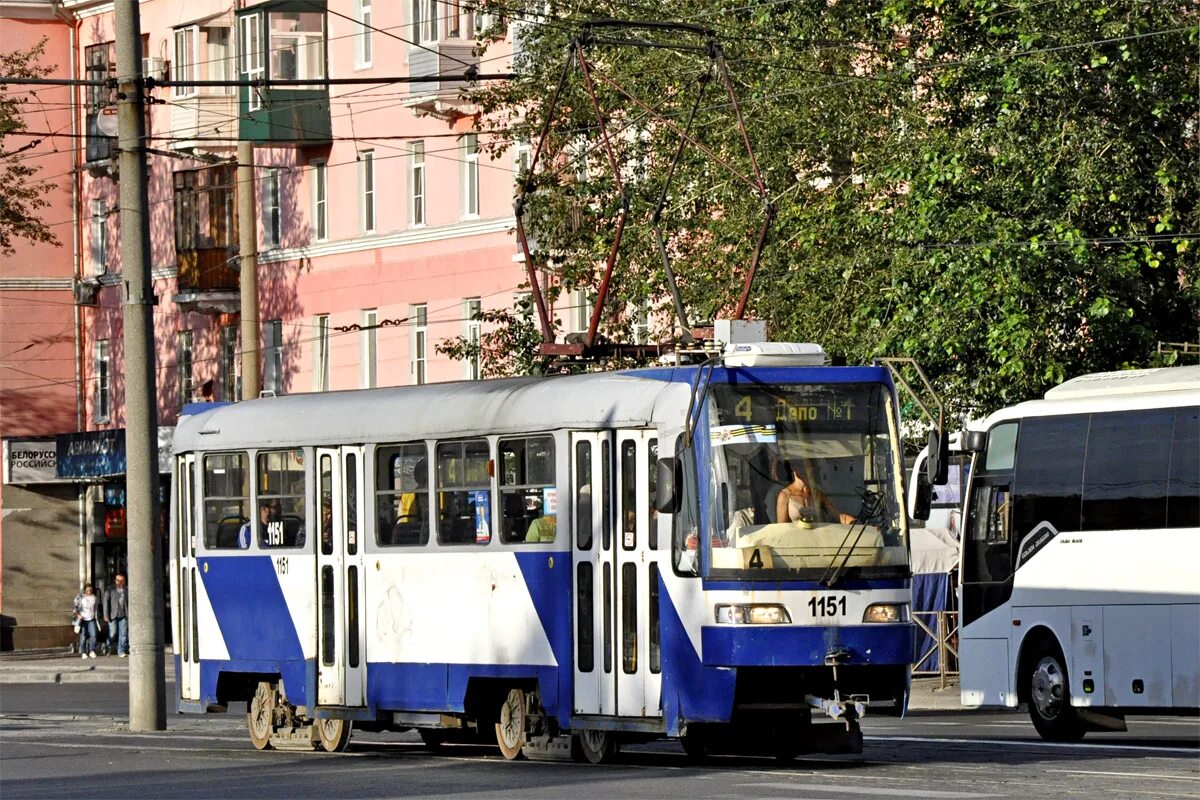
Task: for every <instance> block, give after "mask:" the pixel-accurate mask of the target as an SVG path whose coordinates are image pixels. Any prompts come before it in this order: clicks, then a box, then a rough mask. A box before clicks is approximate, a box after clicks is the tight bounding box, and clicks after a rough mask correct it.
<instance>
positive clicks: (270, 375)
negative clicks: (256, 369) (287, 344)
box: [262, 319, 283, 395]
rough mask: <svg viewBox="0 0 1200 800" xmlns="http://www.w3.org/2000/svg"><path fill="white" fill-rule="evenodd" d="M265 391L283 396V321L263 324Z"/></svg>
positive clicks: (270, 320)
mask: <svg viewBox="0 0 1200 800" xmlns="http://www.w3.org/2000/svg"><path fill="white" fill-rule="evenodd" d="M262 337H263V355H264V356H265V357H266V359H267V360H265V361H264V362H263V384H264V385H263V389H266V390H269V391H271V392H274V393H275V394H276V395H281V394H283V320H281V319H269V320H266V321H265V322H263V331H262Z"/></svg>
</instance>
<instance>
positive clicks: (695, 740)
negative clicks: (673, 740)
mask: <svg viewBox="0 0 1200 800" xmlns="http://www.w3.org/2000/svg"><path fill="white" fill-rule="evenodd" d="M679 743H680V744H682V745H683V752H685V753H687V757H688V761H690V762H691V763H693V764H701V763H703V762H705V761H707V760H708V756H709V753H710V752H712V745H711V743H710V742H709V739H708V736H707V735H706V734H704V733H702V732H700V731H696V732H694V733H685V734H684V735H683V738H682V739H680V740H679Z"/></svg>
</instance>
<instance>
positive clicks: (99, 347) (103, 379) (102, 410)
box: [92, 339, 112, 422]
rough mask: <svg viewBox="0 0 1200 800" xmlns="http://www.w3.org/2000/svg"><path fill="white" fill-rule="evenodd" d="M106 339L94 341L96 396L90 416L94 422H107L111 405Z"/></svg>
mask: <svg viewBox="0 0 1200 800" xmlns="http://www.w3.org/2000/svg"><path fill="white" fill-rule="evenodd" d="M108 370H109V362H108V339H101V340H100V341H98V342H96V396H95V398H94V401H95V402H94V404H93V406H92V417H93V419H94V420H95V421H96V422H108V419H109V414H110V412H111V410H112V409H111V406H110V403H109V393H108V376H109V372H108Z"/></svg>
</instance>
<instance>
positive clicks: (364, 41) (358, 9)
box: [354, 0, 375, 69]
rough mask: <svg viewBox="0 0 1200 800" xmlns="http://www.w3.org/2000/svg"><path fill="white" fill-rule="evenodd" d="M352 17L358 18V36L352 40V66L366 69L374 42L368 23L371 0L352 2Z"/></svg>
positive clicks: (368, 65) (369, 63)
mask: <svg viewBox="0 0 1200 800" xmlns="http://www.w3.org/2000/svg"><path fill="white" fill-rule="evenodd" d="M354 18H355V19H356V20H358V23H359V27H361V28H362V30H360V31H359V33H358V37H357V38H356V39H355V42H354V68H355V69H367V68H368V67H370V66H371V58H372V57H373V55H374V53H373V52H372V49H373V45H374V42H373V41H372V40H371V37H372V35H373V34H374V33H375V32H374V31H373V30H371V28H370V27H368V26H369V25H372V24H373V23H372V22H371V0H355V3H354Z"/></svg>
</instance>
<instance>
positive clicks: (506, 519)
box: [499, 436, 558, 544]
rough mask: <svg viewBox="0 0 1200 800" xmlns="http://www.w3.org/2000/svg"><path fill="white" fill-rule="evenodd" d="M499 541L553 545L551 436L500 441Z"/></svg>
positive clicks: (554, 507) (554, 494)
mask: <svg viewBox="0 0 1200 800" xmlns="http://www.w3.org/2000/svg"><path fill="white" fill-rule="evenodd" d="M499 459H500V513H501V515H502V516H501V519H500V526H501V527H500V541H502V542H504V543H506V544H507V543H513V542H553V541H554V538H555V535H556V534H557V529H558V515H557V510H558V498H557V486H558V481H557V480H556V479H555V476H554V437H552V436H535V437H531V438H528V439H511V440H506V441H502V442H500V448H499Z"/></svg>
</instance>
